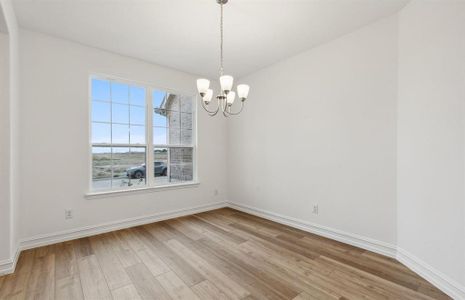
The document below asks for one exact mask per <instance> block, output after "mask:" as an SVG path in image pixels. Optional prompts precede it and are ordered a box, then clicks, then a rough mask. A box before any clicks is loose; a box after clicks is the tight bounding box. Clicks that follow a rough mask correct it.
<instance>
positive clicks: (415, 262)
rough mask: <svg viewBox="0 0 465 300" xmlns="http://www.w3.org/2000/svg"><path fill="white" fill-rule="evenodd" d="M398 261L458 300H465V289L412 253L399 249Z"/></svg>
mask: <svg viewBox="0 0 465 300" xmlns="http://www.w3.org/2000/svg"><path fill="white" fill-rule="evenodd" d="M396 258H397V260H398V261H399V262H401V263H403V264H404V265H405V266H407V267H408V268H409V269H411V270H412V271H414V272H415V273H417V274H418V275H420V276H421V277H423V278H424V279H426V280H427V281H429V282H430V283H431V284H433V285H434V286H436V287H437V288H438V289H440V290H441V291H443V292H444V293H446V294H447V295H449V296H450V297H452V299H456V300H465V287H464V286H462V285H461V284H459V283H458V282H456V281H454V280H452V279H451V278H449V277H448V276H447V275H445V274H443V273H442V272H440V271H438V270H436V269H435V268H433V267H432V266H430V265H429V264H427V263H426V262H424V261H423V260H421V259H419V258H418V257H416V256H414V255H413V254H411V253H410V252H408V251H406V250H404V249H402V248H399V247H398V248H397V256H396Z"/></svg>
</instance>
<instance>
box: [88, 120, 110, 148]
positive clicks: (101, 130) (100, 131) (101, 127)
mask: <svg viewBox="0 0 465 300" xmlns="http://www.w3.org/2000/svg"><path fill="white" fill-rule="evenodd" d="M92 143H94V144H95V143H111V125H110V124H102V123H92Z"/></svg>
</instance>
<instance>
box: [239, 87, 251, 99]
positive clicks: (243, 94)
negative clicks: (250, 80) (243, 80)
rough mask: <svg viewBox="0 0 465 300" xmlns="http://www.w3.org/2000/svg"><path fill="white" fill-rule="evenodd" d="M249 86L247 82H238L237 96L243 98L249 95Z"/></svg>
mask: <svg viewBox="0 0 465 300" xmlns="http://www.w3.org/2000/svg"><path fill="white" fill-rule="evenodd" d="M249 89H250V87H249V86H248V85H247V84H239V85H238V86H237V96H238V97H239V98H240V99H245V98H247V96H248V95H249Z"/></svg>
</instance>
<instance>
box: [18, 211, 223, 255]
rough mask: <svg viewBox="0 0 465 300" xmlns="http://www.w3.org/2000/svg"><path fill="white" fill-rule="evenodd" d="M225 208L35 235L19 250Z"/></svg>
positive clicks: (138, 218) (168, 214)
mask: <svg viewBox="0 0 465 300" xmlns="http://www.w3.org/2000/svg"><path fill="white" fill-rule="evenodd" d="M222 207H226V202H216V203H211V204H205V205H200V206H195V207H191V208H186V209H178V210H172V211H167V212H162V213H157V214H152V215H147V216H142V217H135V218H129V219H125V220H119V221H114V222H109V223H104V224H100V225H92V226H86V227H81V228H78V229H72V230H66V231H60V232H55V233H49V234H44V235H36V236H33V237H31V238H27V239H24V240H21V241H20V250H26V249H31V248H36V247H41V246H46V245H51V244H55V243H61V242H65V241H69V240H74V239H78V238H83V237H88V236H92V235H97V234H101V233H105V232H110V231H115V230H120V229H125V228H130V227H134V226H139V225H144V224H149V223H153V222H158V221H163V220H168V219H172V218H177V217H182V216H187V215H192V214H196V213H200V212H204V211H209V210H213V209H218V208H222Z"/></svg>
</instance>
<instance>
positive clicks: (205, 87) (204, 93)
mask: <svg viewBox="0 0 465 300" xmlns="http://www.w3.org/2000/svg"><path fill="white" fill-rule="evenodd" d="M216 2H217V3H218V4H219V5H220V7H221V19H220V72H219V73H220V86H221V90H220V92H219V94H218V95H217V96H216V100H217V106H216V108H215V109H213V110H210V109H209V106H210V103H211V100H212V98H213V90H212V89H210V88H209V87H210V80H208V79H203V78H201V79H197V90H198V92H199V94H200V97H202V99H201V103H202V107H203V108H204V109H205V110H206V111H207V112H208V114H209V115H210V116H215V115H216V114H217V113H218V112H219V111H220V109H221V111H222V112H223V115H224V116H225V117H228V116H230V115H238V114H240V113H241V111H242V109H243V108H244V101H245V100H246V99H247V96H248V94H249V86H248V85H246V84H239V85H238V86H237V97H238V98H239V99H240V100H241V107H240V109H239V110H238V111H236V112H233V111H232V109H231V107H232V105H233V103H234V100H235V99H236V92H234V91H233V83H234V78H233V77H232V76H231V75H224V72H223V5H225V4H226V3H228V0H216Z"/></svg>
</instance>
